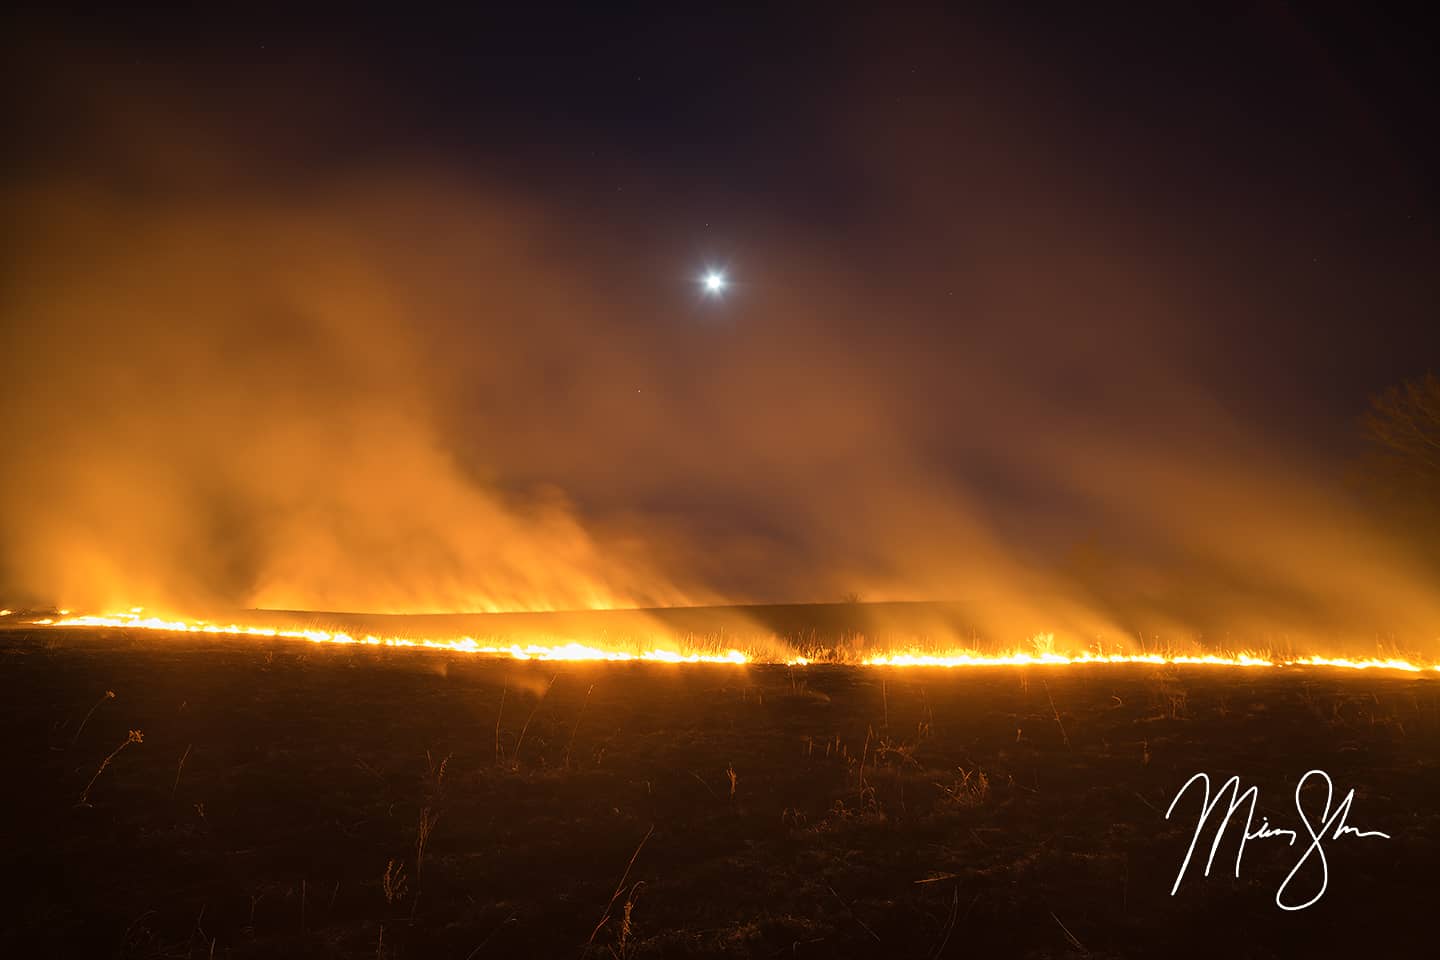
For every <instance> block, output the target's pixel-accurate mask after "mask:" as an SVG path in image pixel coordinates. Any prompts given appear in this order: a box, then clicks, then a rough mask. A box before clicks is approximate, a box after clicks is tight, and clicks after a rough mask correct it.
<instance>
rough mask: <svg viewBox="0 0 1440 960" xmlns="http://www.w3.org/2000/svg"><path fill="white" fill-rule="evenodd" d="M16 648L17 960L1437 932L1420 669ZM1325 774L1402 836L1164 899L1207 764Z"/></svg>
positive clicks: (1270, 790) (12, 850)
mask: <svg viewBox="0 0 1440 960" xmlns="http://www.w3.org/2000/svg"><path fill="white" fill-rule="evenodd" d="M0 663H3V670H0V677H3V683H4V696H5V700H6V703H7V704H8V707H9V713H10V718H11V719H10V724H9V729H8V731H7V736H6V737H5V739H4V747H3V750H4V769H5V771H6V772H7V773H8V775H9V777H10V788H9V790H7V791H6V792H7V796H8V800H9V807H10V810H9V816H8V817H6V821H5V822H6V825H7V826H6V829H5V834H6V838H5V848H6V851H7V856H6V862H7V864H8V865H9V873H10V879H11V881H12V883H11V884H10V886H11V889H12V893H11V894H10V896H9V898H8V901H7V904H6V907H7V913H8V918H7V919H6V921H5V923H4V925H3V931H0V942H3V944H4V946H5V947H6V949H7V952H12V953H15V955H24V954H26V953H33V952H36V951H40V950H43V951H45V952H46V953H48V954H50V955H66V956H72V955H73V956H80V955H84V956H112V955H113V956H123V957H208V956H212V955H213V956H216V957H225V956H228V957H261V956H265V957H270V956H336V957H340V956H367V957H372V956H380V957H430V956H454V957H459V958H471V957H485V956H576V955H587V954H589V955H594V956H636V957H642V956H776V957H806V956H811V957H822V956H837V955H839V956H877V955H885V956H913V957H940V956H962V955H974V954H981V955H991V956H1033V957H1051V956H1055V957H1060V956H1149V955H1155V954H1156V953H1158V952H1160V951H1161V950H1162V949H1163V950H1165V951H1166V952H1168V953H1169V954H1171V955H1175V954H1179V955H1201V954H1208V955H1222V954H1221V953H1219V952H1221V951H1223V955H1227V956H1231V957H1248V956H1253V957H1268V956H1290V955H1296V954H1299V953H1301V952H1310V953H1312V954H1315V955H1320V954H1330V953H1334V952H1337V951H1340V950H1344V949H1366V950H1371V951H1375V950H1378V951H1380V952H1381V953H1382V954H1383V953H1386V952H1395V951H1397V950H1399V949H1400V948H1401V947H1403V946H1406V945H1411V944H1416V943H1418V942H1420V941H1421V938H1422V936H1425V935H1427V929H1428V916H1429V912H1428V911H1429V910H1430V901H1431V897H1432V893H1433V884H1434V880H1433V876H1432V872H1433V869H1434V864H1435V863H1437V862H1440V816H1437V814H1436V813H1435V811H1434V809H1433V807H1432V805H1431V800H1432V799H1433V797H1435V796H1440V761H1437V760H1436V759H1435V758H1436V757H1437V756H1440V751H1437V747H1440V685H1437V684H1436V682H1435V681H1433V680H1429V679H1423V678H1422V679H1414V678H1409V677H1406V676H1403V675H1394V674H1381V673H1375V672H1363V673H1351V672H1342V671H1328V670H1313V671H1312V670H1301V669H1294V668H1287V669H1279V670H1277V669H1257V670H1239V669H1227V668H1221V669H1215V668H1203V667H1200V668H1189V669H1176V668H1166V669H1153V668H1145V667H1103V666H1097V667H1059V668H1038V667H1031V668H1013V669H1012V668H986V669H971V670H963V669H962V670H951V671H946V670H921V669H913V670H883V669H864V668H848V667H810V668H804V669H800V668H797V669H789V668H785V667H768V666H767V667H758V666H748V667H742V666H673V667H672V666H657V665H639V664H618V665H617V664H595V665H584V664H553V663H540V662H513V661H495V660H487V659H480V658H475V657H467V656H464V655H459V656H448V655H443V654H435V653H432V652H428V651H408V650H375V649H365V648H343V649H332V648H328V647H325V648H322V647H312V646H307V645H304V644H297V643H288V642H287V643H276V644H267V643H257V642H254V641H238V640H235V641H231V640H217V639H212V638H206V639H203V640H201V639H197V638H193V637H167V636H156V635H144V636H127V635H124V634H120V633H116V632H104V633H95V634H84V633H79V632H74V631H70V632H63V633H60V632H54V631H50V632H46V631H34V632H30V633H26V632H22V631H16V632H13V633H8V634H5V635H0ZM107 691H112V692H113V693H114V697H113V698H112V697H107V696H106V694H107ZM130 731H140V732H141V733H142V734H143V741H140V742H135V741H133V740H131V739H130ZM122 744H124V746H123V747H122V746H121V745H122ZM117 747H118V748H120V749H119V752H118V753H113V759H112V760H111V762H110V763H109V764H108V766H105V767H104V769H102V770H100V772H99V775H98V777H96V771H97V769H99V768H100V767H101V765H102V761H104V760H105V759H106V757H107V756H112V752H113V751H116V749H117ZM1311 768H1322V769H1325V770H1327V771H1329V772H1330V774H1331V775H1332V776H1333V777H1334V778H1335V781H1336V784H1337V786H1338V787H1339V788H1340V789H1341V790H1342V791H1343V790H1346V789H1349V787H1351V786H1354V787H1356V788H1357V795H1356V802H1355V816H1354V817H1353V818H1352V819H1353V822H1355V823H1357V824H1359V825H1361V826H1365V827H1370V828H1374V829H1382V830H1386V831H1387V832H1389V833H1391V834H1392V835H1393V836H1394V839H1393V840H1391V841H1355V842H1337V843H1334V844H1331V845H1330V846H1329V847H1328V848H1327V853H1328V856H1329V866H1330V887H1329V892H1328V893H1327V894H1326V897H1325V898H1324V899H1323V900H1322V901H1321V902H1320V903H1319V904H1317V905H1316V906H1315V907H1314V908H1312V909H1310V910H1307V911H1304V912H1302V913H1298V914H1284V913H1282V912H1281V911H1280V910H1278V909H1277V908H1276V906H1275V904H1274V902H1273V897H1274V893H1275V888H1276V886H1277V885H1278V884H1279V882H1280V880H1281V879H1282V878H1283V876H1284V874H1285V873H1286V872H1287V871H1288V869H1289V866H1290V864H1291V863H1293V861H1294V859H1295V857H1296V855H1297V854H1295V853H1293V852H1290V851H1289V850H1288V848H1286V847H1285V846H1284V845H1283V843H1276V842H1275V841H1270V842H1269V843H1267V844H1261V843H1260V842H1258V841H1257V842H1252V845H1251V847H1250V849H1249V850H1248V851H1247V854H1246V857H1245V862H1244V868H1243V870H1242V873H1241V876H1240V879H1239V880H1238V881H1237V880H1235V879H1233V878H1232V877H1231V876H1230V875H1229V872H1230V867H1231V866H1232V865H1233V844H1228V845H1227V846H1226V847H1225V848H1224V849H1223V850H1222V854H1221V856H1220V857H1219V858H1217V865H1216V869H1215V874H1216V875H1215V876H1212V877H1211V878H1210V879H1209V880H1208V881H1202V880H1201V879H1200V878H1199V877H1198V874H1197V875H1194V876H1192V877H1191V878H1190V879H1188V880H1187V881H1186V884H1185V886H1184V887H1182V889H1181V892H1180V895H1179V896H1177V897H1174V898H1172V897H1170V895H1169V891H1170V885H1171V883H1172V882H1173V880H1174V875H1175V871H1176V869H1177V868H1178V866H1179V863H1180V860H1181V858H1182V857H1183V855H1184V851H1185V848H1186V846H1187V845H1188V842H1189V839H1190V834H1191V831H1192V829H1193V823H1194V819H1193V815H1187V816H1186V817H1185V818H1184V819H1183V820H1181V819H1179V818H1178V817H1177V821H1175V822H1166V821H1165V819H1164V817H1163V811H1164V809H1165V807H1166V806H1167V805H1168V803H1169V801H1170V798H1171V797H1172V796H1173V795H1174V793H1175V791H1176V790H1178V789H1179V787H1180V786H1181V784H1182V783H1184V781H1185V780H1186V779H1187V778H1188V777H1189V776H1190V775H1191V774H1193V773H1196V772H1199V771H1207V772H1209V773H1211V774H1212V775H1216V774H1219V775H1221V776H1228V775H1230V774H1231V773H1237V774H1239V775H1240V776H1241V777H1242V778H1243V779H1244V780H1245V782H1246V783H1255V784H1258V785H1259V787H1260V791H1261V801H1262V809H1263V812H1264V813H1266V814H1268V815H1269V816H1270V819H1271V820H1272V822H1280V821H1293V819H1294V814H1293V806H1292V794H1293V791H1294V784H1295V780H1296V778H1297V777H1298V776H1299V775H1300V774H1302V773H1303V772H1305V771H1306V770H1308V769H1311ZM92 778H94V780H93V785H92V786H91V788H90V790H89V793H88V797H87V803H88V805H77V801H79V800H80V799H81V796H82V794H84V793H85V790H86V785H87V783H90V782H91V781H92ZM1227 853H1229V855H1228V856H1227Z"/></svg>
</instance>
